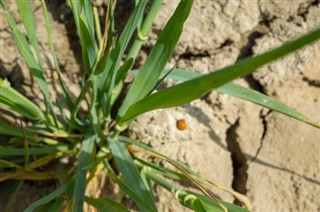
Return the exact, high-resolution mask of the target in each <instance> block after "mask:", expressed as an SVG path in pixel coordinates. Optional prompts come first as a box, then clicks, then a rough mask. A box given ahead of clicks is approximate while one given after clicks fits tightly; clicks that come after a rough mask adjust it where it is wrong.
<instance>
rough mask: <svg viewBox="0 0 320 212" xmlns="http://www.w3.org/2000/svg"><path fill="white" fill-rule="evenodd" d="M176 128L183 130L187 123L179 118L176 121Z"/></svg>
mask: <svg viewBox="0 0 320 212" xmlns="http://www.w3.org/2000/svg"><path fill="white" fill-rule="evenodd" d="M177 128H178V130H185V129H186V128H187V123H186V121H185V120H184V119H180V120H178V121H177Z"/></svg>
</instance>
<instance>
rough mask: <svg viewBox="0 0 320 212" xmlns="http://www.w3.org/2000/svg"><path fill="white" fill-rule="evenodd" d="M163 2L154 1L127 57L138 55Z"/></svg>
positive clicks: (160, 0) (159, 0)
mask: <svg viewBox="0 0 320 212" xmlns="http://www.w3.org/2000/svg"><path fill="white" fill-rule="evenodd" d="M161 4H162V0H156V1H153V4H152V6H151V8H150V10H149V12H148V15H147V17H146V18H145V20H144V21H143V24H142V25H141V27H140V28H139V29H138V32H137V33H138V35H137V37H136V39H135V41H134V43H133V44H132V46H131V48H130V51H129V52H128V56H127V58H135V57H136V56H137V54H138V52H139V50H140V49H141V46H142V43H143V41H144V40H145V37H146V36H147V34H148V32H149V30H150V29H151V26H152V23H153V21H154V18H155V17H156V15H157V13H158V11H159V9H160V6H161Z"/></svg>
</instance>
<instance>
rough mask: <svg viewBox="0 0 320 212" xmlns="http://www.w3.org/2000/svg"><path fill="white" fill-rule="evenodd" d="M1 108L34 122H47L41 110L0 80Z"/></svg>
mask: <svg viewBox="0 0 320 212" xmlns="http://www.w3.org/2000/svg"><path fill="white" fill-rule="evenodd" d="M0 89H1V92H0V107H3V108H7V109H9V110H12V111H15V112H17V113H19V114H21V115H23V116H26V117H28V118H30V119H33V120H42V121H46V118H45V115H44V114H43V112H42V111H41V110H40V108H39V107H38V106H37V105H35V104H34V103H33V102H31V101H30V100H29V99H27V98H26V97H24V96H23V95H21V94H20V93H19V92H17V91H16V90H14V89H13V88H11V87H10V85H9V83H8V82H7V81H4V80H2V79H0Z"/></svg>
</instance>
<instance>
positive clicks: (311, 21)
mask: <svg viewBox="0 0 320 212" xmlns="http://www.w3.org/2000/svg"><path fill="white" fill-rule="evenodd" d="M6 2H7V3H8V4H9V6H10V10H11V11H12V12H13V13H14V15H15V17H16V18H17V20H18V21H19V15H18V12H17V8H16V7H15V3H14V2H13V1H10V0H6ZM47 2H48V7H49V10H50V17H51V21H52V25H53V32H52V37H53V38H54V39H55V47H56V50H57V54H58V59H59V64H60V66H61V68H62V71H63V76H64V79H65V80H66V81H67V82H68V85H69V88H70V89H71V91H72V92H73V95H74V97H76V96H77V95H78V94H79V91H80V83H79V82H80V80H81V76H82V71H81V70H82V69H83V67H82V66H81V65H79V64H80V60H79V58H80V56H81V55H80V54H81V53H80V52H81V51H79V50H80V46H79V45H80V44H79V42H78V41H77V34H76V32H75V31H74V30H72V29H74V23H73V22H72V16H71V13H70V9H69V8H68V6H67V5H66V4H65V2H64V1H63V0H48V1H47ZM129 3H130V1H118V6H117V13H116V17H117V18H121V20H123V21H119V29H121V26H122V25H123V24H124V23H125V20H126V18H128V13H129V12H128V11H130V10H132V5H133V4H132V2H131V3H130V4H129ZM177 3H178V1H175V0H170V1H169V0H164V4H163V6H162V8H161V10H160V12H159V14H158V15H157V17H156V20H155V23H154V25H153V28H152V31H151V32H150V35H149V37H148V39H147V40H146V42H145V45H144V46H143V48H142V52H141V54H140V55H139V63H140V64H142V63H143V61H144V60H145V58H146V56H147V55H148V53H149V52H150V49H151V48H152V45H153V44H154V43H155V41H156V38H157V37H158V35H159V33H160V32H161V29H162V28H163V27H164V25H165V23H166V21H167V20H168V17H170V15H171V14H172V13H173V11H174V8H175V7H176V5H177ZM96 4H97V6H98V9H99V12H100V13H101V15H103V13H104V8H105V1H96ZM34 11H35V16H36V21H37V30H38V38H39V41H40V45H41V48H42V52H43V55H42V56H43V59H44V61H46V64H47V66H46V68H47V69H46V70H47V72H46V76H47V79H48V83H49V84H50V89H51V91H52V93H54V94H55V95H56V96H57V97H59V95H61V91H59V90H58V88H57V86H56V82H57V76H56V75H55V74H54V72H53V71H52V69H51V67H52V65H51V64H52V56H51V55H50V53H49V52H50V51H49V48H48V44H47V41H46V33H45V27H44V20H43V17H42V11H41V9H39V2H36V1H35V2H34ZM319 14H320V2H319V0H304V1H288V0H283V1H276V0H270V1H265V0H250V1H249V0H217V1H214V0H199V1H195V4H194V7H193V9H192V12H191V14H190V17H189V18H188V21H187V23H186V24H185V28H184V32H183V34H182V36H181V39H180V42H179V44H178V46H177V48H176V50H175V52H174V55H173V57H172V59H171V60H170V62H169V63H168V67H173V66H174V65H175V64H177V66H178V67H179V68H182V69H188V70H193V71H195V72H200V73H208V72H210V71H214V70H217V69H219V68H222V67H225V66H227V65H230V64H233V63H235V62H237V61H238V60H240V59H243V58H245V57H249V56H252V55H256V54H260V53H263V52H265V51H267V50H269V49H272V48H275V47H277V46H279V45H281V44H283V43H285V42H286V41H289V40H290V39H293V38H296V37H298V36H300V35H303V34H304V33H306V32H309V31H311V30H313V29H315V28H316V27H319V26H320V16H319ZM0 15H1V16H0V17H1V28H0V33H1V34H0V44H1V58H0V76H1V77H2V78H7V79H8V80H9V81H10V82H11V85H12V86H14V87H15V88H16V89H18V90H19V91H20V92H22V93H24V94H25V95H27V96H28V97H29V98H30V99H32V100H33V101H34V102H36V103H37V104H39V105H42V98H41V96H39V95H38V94H39V93H40V92H39V88H38V87H37V86H36V85H35V84H34V83H33V78H32V77H31V75H30V73H29V71H28V69H27V67H26V65H25V63H24V61H23V59H22V57H21V55H20V53H19V51H18V49H17V47H16V45H15V42H14V40H13V38H12V37H11V35H10V31H9V29H8V25H7V23H6V20H5V18H4V14H3V10H0ZM19 23H20V25H21V22H19ZM137 65H139V64H137ZM319 67H320V42H319V41H318V42H316V43H314V44H312V45H310V46H308V47H306V48H303V49H302V50H299V51H298V52H296V53H294V54H291V55H289V56H287V57H285V58H283V59H281V60H278V61H276V62H273V63H271V64H268V65H266V66H264V67H262V68H260V69H259V70H257V71H256V72H254V73H253V74H251V75H249V76H246V77H244V78H241V79H238V80H236V82H237V83H239V84H241V85H243V86H246V87H249V88H252V89H255V90H258V91H259V92H262V93H264V94H267V95H269V96H271V97H273V98H275V99H277V100H279V101H281V102H283V103H286V104H287V105H289V106H291V107H293V108H295V109H297V110H298V111H299V112H302V113H303V114H305V115H307V116H308V117H311V118H312V119H313V120H315V121H316V122H317V123H320V70H319ZM172 83H173V82H171V81H166V82H165V85H164V86H169V85H172ZM186 95H187V94H186ZM179 119H184V120H185V121H186V123H187V129H186V130H184V131H180V130H178V129H177V128H176V121H177V120H179ZM128 133H129V135H130V136H131V137H133V138H135V139H138V140H140V141H141V142H144V143H146V144H148V145H150V146H152V147H153V148H155V149H156V150H158V151H160V152H162V153H165V154H167V155H169V156H171V157H173V158H175V159H177V160H179V161H181V162H183V163H185V164H186V165H188V166H189V167H190V168H192V169H193V170H195V171H197V172H198V173H199V174H200V175H201V176H203V177H205V178H207V179H209V180H210V181H213V182H216V183H218V184H220V185H223V186H225V187H227V188H230V189H233V190H235V191H237V192H239V193H242V194H244V195H246V196H247V197H248V198H249V200H250V202H251V204H252V207H253V211H261V212H265V211H267V212H270V211H312V212H313V211H320V157H319V152H320V145H319V142H320V131H319V130H318V129H316V128H314V127H312V126H308V125H306V124H304V123H300V122H298V121H296V120H292V119H291V118H288V117H286V116H284V115H281V114H278V113H276V112H273V111H270V110H268V109H265V108H262V107H260V106H257V105H254V104H252V103H248V102H245V101H243V100H239V99H236V98H234V97H230V96H228V95H225V94H221V93H217V92H211V93H209V94H207V95H205V96H204V97H202V98H201V99H199V100H197V101H193V102H191V103H190V104H186V105H183V106H180V107H175V108H171V109H166V110H157V111H153V112H149V113H147V114H144V115H142V116H141V117H139V118H137V119H136V120H135V121H134V122H133V124H132V126H131V127H130V129H129V132H128ZM106 182H108V181H106ZM106 184H107V183H106ZM54 185H55V184H54V183H52V182H43V183H33V182H27V183H25V185H24V186H23V192H22V193H20V194H19V198H18V199H19V203H18V204H16V205H15V207H16V208H15V211H21V210H22V209H23V208H24V207H25V206H26V205H28V204H30V203H31V202H33V201H35V200H36V199H38V198H40V197H41V196H43V195H45V194H46V193H48V192H50V191H52V190H53V189H54V188H55V186H54ZM184 186H190V185H184ZM103 191H105V192H106V191H108V188H106V189H105V190H103ZM103 191H102V195H104V194H103ZM213 191H214V193H215V194H216V195H218V196H219V197H220V198H222V199H224V200H226V201H231V202H237V200H235V199H234V198H233V197H232V196H231V195H230V194H228V193H226V192H223V191H221V190H220V189H215V190H213ZM155 192H156V193H157V194H158V195H159V196H158V201H157V206H158V209H159V211H163V212H164V211H175V212H176V211H188V209H186V208H183V207H182V206H181V205H180V204H178V203H177V201H176V200H175V199H174V197H173V195H172V194H171V193H170V192H167V191H164V190H163V189H161V188H158V187H156V188H155ZM1 203H2V206H3V204H4V202H3V201H1ZM0 209H1V207H0Z"/></svg>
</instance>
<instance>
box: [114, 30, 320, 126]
mask: <svg viewBox="0 0 320 212" xmlns="http://www.w3.org/2000/svg"><path fill="white" fill-rule="evenodd" d="M319 38H320V29H318V30H316V31H313V32H311V33H309V34H307V35H305V36H303V37H301V38H298V39H296V40H294V41H291V42H288V43H287V44H284V45H283V46H281V47H279V48H276V49H274V50H271V51H268V52H266V53H264V54H262V55H258V56H255V57H252V58H248V59H245V60H242V61H240V62H238V63H236V64H235V65H232V66H228V67H226V68H223V69H220V70H218V71H216V72H213V73H209V74H206V75H203V76H201V77H197V78H195V79H192V80H189V81H186V82H183V83H180V84H178V85H175V86H172V87H169V88H167V89H164V90H161V91H159V92H157V93H154V94H151V95H150V96H147V97H145V98H143V99H142V100H140V101H138V102H137V103H135V104H133V105H132V106H131V107H130V108H129V109H128V111H127V113H126V114H125V115H124V116H123V117H120V118H119V119H118V120H119V121H118V123H119V124H120V125H121V124H123V122H125V121H128V120H131V119H132V118H134V117H136V116H138V115H140V114H142V113H145V112H148V111H151V110H155V109H160V108H169V107H174V106H178V105H182V104H185V103H188V102H191V101H193V100H195V99H197V98H200V97H201V96H203V95H204V94H205V93H207V92H208V91H210V90H211V89H215V88H218V87H220V86H221V85H223V84H225V83H227V82H229V81H231V80H234V79H235V78H237V77H241V76H244V75H246V74H249V73H251V72H253V71H255V70H256V69H257V68H259V67H260V66H262V65H264V64H266V63H268V62H271V61H274V60H276V59H278V58H280V57H282V56H284V55H287V54H289V53H291V52H293V51H295V50H297V49H299V48H301V47H303V46H305V45H307V44H310V43H312V42H314V41H316V40H317V39H319Z"/></svg>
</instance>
